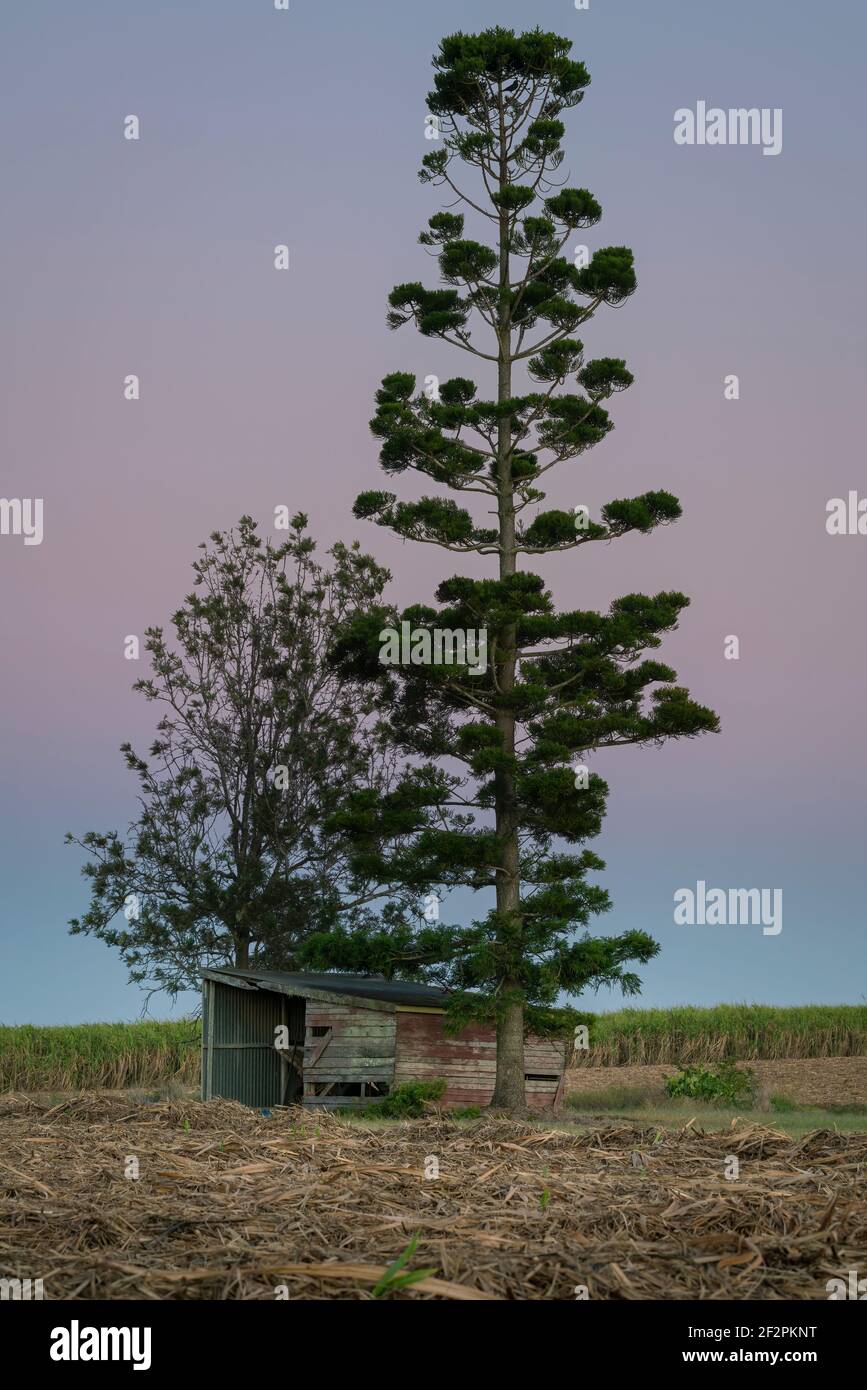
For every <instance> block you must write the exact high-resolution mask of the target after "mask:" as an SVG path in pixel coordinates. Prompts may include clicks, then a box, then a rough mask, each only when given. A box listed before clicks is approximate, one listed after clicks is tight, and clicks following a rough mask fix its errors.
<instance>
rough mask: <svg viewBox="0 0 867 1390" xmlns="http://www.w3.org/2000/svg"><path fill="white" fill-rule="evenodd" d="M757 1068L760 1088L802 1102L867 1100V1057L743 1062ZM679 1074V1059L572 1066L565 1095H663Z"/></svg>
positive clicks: (861, 1101)
mask: <svg viewBox="0 0 867 1390" xmlns="http://www.w3.org/2000/svg"><path fill="white" fill-rule="evenodd" d="M739 1065H742V1066H744V1067H747V1068H749V1069H750V1071H752V1072H753V1074H754V1076H755V1079H756V1082H757V1085H758V1088H759V1090H760V1091H762V1092H764V1093H766V1094H768V1095H782V1096H787V1097H788V1098H789V1100H792V1101H794V1102H796V1103H797V1104H799V1105H819V1106H823V1105H838V1106H843V1105H850V1104H851V1105H859V1104H860V1105H865V1104H867V1057H804V1058H789V1057H787V1058H780V1059H778V1060H777V1061H752V1062H744V1063H739ZM676 1074H677V1066H676V1064H675V1063H673V1062H670V1063H660V1064H658V1065H652V1066H636V1067H590V1066H576V1067H570V1068H569V1070H568V1071H567V1073H566V1094H567V1095H568V1096H575V1095H578V1096H582V1097H583V1096H584V1095H586V1096H587V1103H588V1105H592V1104H593V1093H594V1091H605V1090H608V1089H609V1088H611V1087H614V1086H617V1087H625V1088H629V1089H636V1090H642V1091H646V1092H648V1093H649V1094H653V1093H658V1094H659V1095H662V1094H663V1091H664V1086H665V1078H666V1077H667V1076H674V1075H676Z"/></svg>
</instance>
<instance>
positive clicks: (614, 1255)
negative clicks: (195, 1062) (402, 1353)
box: [0, 1095, 867, 1299]
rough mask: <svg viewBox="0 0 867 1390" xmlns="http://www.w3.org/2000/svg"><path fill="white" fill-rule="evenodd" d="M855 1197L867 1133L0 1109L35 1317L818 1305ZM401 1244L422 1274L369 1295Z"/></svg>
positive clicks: (846, 1264) (9, 1242)
mask: <svg viewBox="0 0 867 1390" xmlns="http://www.w3.org/2000/svg"><path fill="white" fill-rule="evenodd" d="M731 1157H736V1158H737V1159H738V1162H739V1168H740V1171H739V1176H738V1177H737V1178H736V1179H735V1180H733V1181H729V1180H727V1179H726V1177H725V1166H726V1163H727V1160H730V1158H731ZM132 1159H135V1160H136V1161H137V1168H136V1165H135V1164H131V1162H130V1160H132ZM729 1170H730V1171H731V1164H730V1163H729ZM133 1171H138V1174H139V1176H138V1178H135V1177H126V1176H125V1173H128V1172H133ZM436 1173H438V1176H435V1175H434V1174H436ZM865 1178H867V1135H863V1134H859V1135H841V1134H837V1133H834V1132H833V1131H830V1130H820V1131H817V1132H815V1133H813V1134H811V1135H808V1136H806V1137H805V1138H800V1139H792V1138H790V1137H789V1136H787V1135H784V1134H782V1133H778V1132H775V1131H774V1130H773V1129H770V1128H766V1127H763V1126H759V1125H755V1124H746V1125H743V1126H738V1127H736V1128H735V1129H733V1130H730V1131H728V1132H725V1133H713V1134H697V1133H695V1132H694V1131H693V1130H690V1129H684V1130H681V1131H679V1132H678V1131H672V1130H661V1129H656V1128H642V1127H641V1126H640V1125H636V1124H633V1123H630V1122H617V1123H614V1124H612V1123H611V1122H610V1121H605V1120H600V1121H599V1122H598V1124H595V1125H591V1126H590V1127H589V1128H588V1129H587V1130H586V1131H585V1132H583V1133H580V1134H577V1135H576V1134H574V1133H566V1132H564V1131H563V1130H562V1129H560V1130H556V1129H551V1130H545V1129H540V1128H539V1126H538V1124H537V1125H535V1126H534V1125H529V1124H523V1123H520V1122H516V1121H510V1120H503V1119H492V1118H481V1119H479V1120H475V1121H472V1122H470V1123H469V1124H467V1123H463V1124H458V1123H456V1122H454V1121H452V1120H447V1119H444V1118H443V1117H441V1116H439V1115H437V1114H434V1115H432V1116H431V1117H430V1118H426V1119H424V1120H420V1121H412V1122H407V1123H402V1124H393V1125H390V1126H388V1127H379V1128H375V1129H368V1128H366V1127H364V1126H363V1125H362V1124H360V1123H358V1122H356V1121H346V1120H342V1119H340V1118H338V1117H336V1116H333V1115H327V1114H325V1115H310V1114H307V1113H302V1112H300V1111H297V1110H296V1111H275V1112H274V1113H273V1114H272V1115H271V1116H270V1117H266V1116H263V1115H260V1114H257V1113H256V1112H253V1111H250V1110H247V1109H245V1108H243V1107H242V1106H240V1105H236V1104H234V1103H232V1102H213V1103H210V1104H202V1103H201V1102H196V1101H168V1102H161V1103H155V1104H151V1105H134V1104H131V1103H130V1101H129V1099H128V1098H124V1097H122V1096H117V1095H115V1096H105V1095H82V1096H79V1097H76V1098H74V1099H69V1100H66V1101H64V1102H62V1103H61V1104H60V1105H56V1106H53V1107H49V1106H46V1105H41V1104H39V1103H36V1102H34V1101H33V1100H30V1099H27V1098H25V1097H19V1096H7V1097H3V1098H0V1278H33V1279H36V1278H41V1279H43V1281H44V1288H45V1297H46V1298H49V1299H75V1298H100V1299H128V1298H146V1299H148V1298H149V1299H166V1298H169V1299H184V1298H186V1299H223V1298H233V1299H274V1298H277V1297H289V1298H291V1299H315V1298H319V1299H321V1298H328V1299H334V1298H353V1299H355V1298H358V1299H367V1298H372V1297H374V1296H385V1297H395V1298H425V1299H439V1298H449V1299H490V1298H495V1299H574V1298H576V1297H581V1296H584V1291H586V1296H588V1297H590V1298H602V1299H648V1298H651V1299H658V1298H663V1299H714V1298H716V1299H720V1298H736V1299H826V1298H827V1296H828V1294H827V1290H826V1283H827V1281H828V1280H829V1279H831V1278H840V1277H843V1278H844V1279H845V1277H846V1272H847V1271H848V1270H850V1269H861V1270H862V1271H863V1270H864V1269H867V1204H865V1196H864V1193H865ZM416 1234H417V1238H418V1240H417V1247H416V1248H415V1250H414V1251H413V1253H412V1254H411V1256H410V1257H409V1259H408V1263H407V1266H406V1268H407V1269H410V1270H414V1271H419V1270H426V1271H427V1274H426V1275H425V1276H424V1277H423V1278H421V1279H420V1281H419V1282H416V1283H414V1284H412V1285H410V1286H406V1287H404V1288H402V1289H398V1290H395V1289H394V1288H392V1289H391V1290H389V1289H385V1290H384V1291H383V1290H382V1289H380V1292H379V1294H378V1295H377V1293H376V1290H377V1286H378V1285H380V1284H381V1281H382V1278H383V1275H384V1274H385V1273H386V1271H387V1270H388V1268H389V1266H390V1265H391V1263H392V1262H393V1261H394V1260H395V1258H396V1257H398V1256H399V1255H400V1254H401V1253H402V1252H404V1251H405V1250H406V1248H407V1246H408V1244H409V1242H410V1241H411V1239H412V1237H413V1236H414V1235H416ZM576 1291H577V1292H576Z"/></svg>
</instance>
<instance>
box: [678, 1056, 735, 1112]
mask: <svg viewBox="0 0 867 1390" xmlns="http://www.w3.org/2000/svg"><path fill="white" fill-rule="evenodd" d="M678 1071H679V1075H678V1076H667V1077H666V1079H665V1089H666V1091H667V1092H668V1094H669V1095H670V1096H683V1097H688V1098H689V1099H690V1100H706V1101H710V1102H712V1103H715V1104H717V1105H737V1104H738V1102H741V1101H747V1100H751V1099H752V1096H753V1093H754V1091H755V1079H754V1077H753V1073H752V1071H751V1070H750V1068H749V1067H745V1068H744V1069H743V1070H742V1071H741V1070H739V1069H738V1068H737V1067H736V1066H735V1064H734V1062H719V1063H718V1064H717V1066H715V1067H679V1068H678Z"/></svg>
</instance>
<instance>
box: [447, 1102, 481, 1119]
mask: <svg viewBox="0 0 867 1390" xmlns="http://www.w3.org/2000/svg"><path fill="white" fill-rule="evenodd" d="M481 1113H482V1107H481V1106H480V1105H459V1106H458V1108H457V1110H449V1112H448V1116H449V1119H450V1120H477V1119H478V1118H479V1116H480V1115H481Z"/></svg>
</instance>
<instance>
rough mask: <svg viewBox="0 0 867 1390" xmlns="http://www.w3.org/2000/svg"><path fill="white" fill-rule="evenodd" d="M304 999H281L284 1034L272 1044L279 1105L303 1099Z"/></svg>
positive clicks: (291, 996)
mask: <svg viewBox="0 0 867 1390" xmlns="http://www.w3.org/2000/svg"><path fill="white" fill-rule="evenodd" d="M306 1008H307V1000H306V999H304V998H302V997H301V996H300V995H297V994H293V995H290V996H289V997H288V998H285V997H284V999H283V1015H284V1018H283V1022H284V1026H285V1032H284V1033H282V1034H281V1035H280V1038H279V1040H277V1041H275V1048H276V1051H277V1055H278V1057H279V1058H280V1101H279V1104H280V1105H300V1104H301V1101H302V1099H303V1096H304V1043H305V1016H306Z"/></svg>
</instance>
